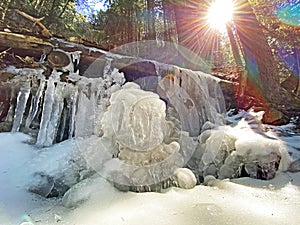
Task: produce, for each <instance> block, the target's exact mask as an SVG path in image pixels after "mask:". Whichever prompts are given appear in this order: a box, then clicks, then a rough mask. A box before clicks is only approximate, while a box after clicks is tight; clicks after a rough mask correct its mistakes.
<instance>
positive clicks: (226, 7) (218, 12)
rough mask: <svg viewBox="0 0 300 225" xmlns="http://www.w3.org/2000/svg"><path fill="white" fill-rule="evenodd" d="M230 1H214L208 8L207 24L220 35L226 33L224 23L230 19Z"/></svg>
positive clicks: (231, 12)
mask: <svg viewBox="0 0 300 225" xmlns="http://www.w3.org/2000/svg"><path fill="white" fill-rule="evenodd" d="M232 14H233V3H232V0H215V1H214V2H213V3H212V4H211V5H210V7H209V11H208V14H207V20H208V24H209V26H210V27H211V28H212V29H215V30H218V31H219V32H221V33H224V32H225V31H226V23H228V22H229V21H230V20H231V19H232Z"/></svg>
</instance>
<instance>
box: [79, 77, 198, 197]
mask: <svg viewBox="0 0 300 225" xmlns="http://www.w3.org/2000/svg"><path fill="white" fill-rule="evenodd" d="M99 126H100V130H101V131H102V134H101V135H100V136H99V137H98V138H96V137H94V138H93V139H91V140H90V141H86V142H84V143H86V144H84V143H83V142H81V143H80V144H79V145H80V148H81V149H82V151H83V152H84V153H83V154H84V155H85V159H86V160H87V162H88V164H89V165H90V166H91V167H92V168H94V169H95V170H96V171H98V172H99V173H100V174H101V175H103V176H104V177H106V178H107V179H108V180H110V181H111V182H112V183H114V184H115V186H116V187H118V188H120V189H122V190H134V191H150V190H157V189H159V186H161V185H162V184H163V183H164V181H167V180H169V179H170V178H172V177H173V175H174V172H175V170H176V169H178V168H181V167H183V166H184V164H185V163H186V161H187V159H185V158H188V157H191V155H192V151H193V150H194V149H195V148H196V144H195V141H194V140H193V139H192V138H191V137H189V136H188V133H187V132H185V133H184V132H183V133H180V132H174V130H173V129H174V126H172V122H171V121H167V117H166V105H165V102H164V101H162V100H161V99H160V98H159V96H158V95H157V94H155V93H153V92H149V91H144V90H141V89H140V87H139V86H138V85H137V84H135V83H130V82H129V83H126V84H125V85H124V86H123V87H122V88H121V89H120V90H118V91H116V92H114V93H113V94H112V95H111V98H110V102H109V107H108V108H107V110H106V111H105V112H104V114H103V116H102V117H101V122H100V123H99ZM88 142H89V143H88ZM186 170H188V169H186ZM186 170H183V171H182V172H180V171H179V172H178V173H177V174H176V175H175V177H177V178H178V182H179V183H180V185H179V186H182V187H184V188H191V187H192V186H193V184H194V183H196V178H195V179H193V176H192V175H191V174H192V172H191V171H189V170H188V171H189V173H187V172H186ZM170 184H171V183H170Z"/></svg>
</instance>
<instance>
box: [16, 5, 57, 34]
mask: <svg viewBox="0 0 300 225" xmlns="http://www.w3.org/2000/svg"><path fill="white" fill-rule="evenodd" d="M15 11H16V12H17V13H18V14H20V15H21V16H23V17H25V18H26V19H28V20H30V21H32V22H34V23H36V24H37V25H38V26H39V27H40V28H42V35H43V36H44V37H46V38H49V37H51V36H52V34H51V33H50V31H49V30H48V29H47V28H46V27H45V26H44V25H43V24H42V23H41V21H42V20H43V19H44V18H45V17H42V18H38V19H37V18H34V17H32V16H30V15H28V14H27V13H25V12H22V11H20V10H18V9H15Z"/></svg>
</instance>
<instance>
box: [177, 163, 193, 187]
mask: <svg viewBox="0 0 300 225" xmlns="http://www.w3.org/2000/svg"><path fill="white" fill-rule="evenodd" d="M174 181H175V183H176V184H177V185H178V187H180V188H184V189H191V188H194V187H195V186H196V184H197V179H196V177H195V175H194V173H193V172H192V171H191V170H189V169H187V168H178V169H177V170H175V172H174Z"/></svg>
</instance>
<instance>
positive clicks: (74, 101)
mask: <svg viewBox="0 0 300 225" xmlns="http://www.w3.org/2000/svg"><path fill="white" fill-rule="evenodd" d="M77 99H78V87H74V94H72V95H71V96H70V102H69V110H70V113H69V115H70V120H69V132H68V138H69V139H70V138H72V137H73V134H74V130H75V119H76V118H75V116H76V105H77Z"/></svg>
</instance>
